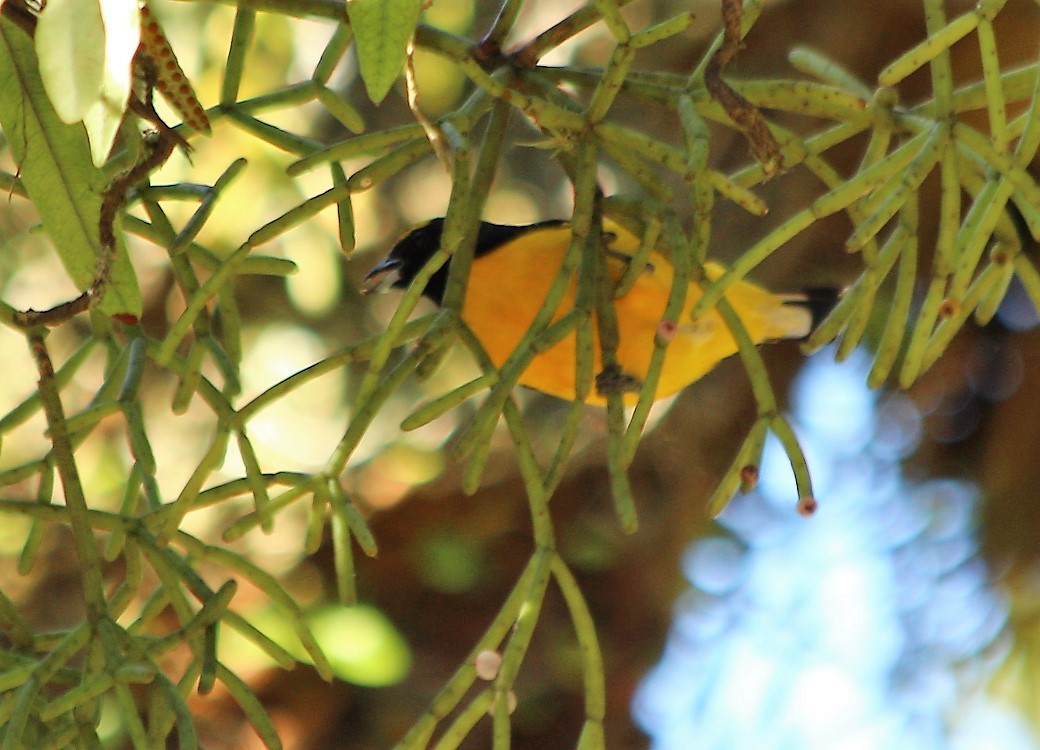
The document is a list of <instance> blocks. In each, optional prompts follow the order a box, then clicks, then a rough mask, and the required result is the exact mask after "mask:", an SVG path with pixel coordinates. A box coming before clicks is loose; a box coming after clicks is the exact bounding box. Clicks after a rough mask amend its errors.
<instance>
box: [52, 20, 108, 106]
mask: <svg viewBox="0 0 1040 750" xmlns="http://www.w3.org/2000/svg"><path fill="white" fill-rule="evenodd" d="M35 39H36V55H37V57H38V58H39V60H40V66H39V67H40V78H41V79H43V86H44V88H45V89H46V90H47V95H48V96H50V98H51V103H52V104H53V105H54V110H55V111H56V112H57V113H58V117H60V118H61V120H62V122H66V123H74V122H79V121H80V120H82V119H83V117H84V115H86V114H87V112H89V111H90V108H91V107H93V106H94V105H95V104H96V103H97V102H98V100H99V99H100V98H101V81H102V78H103V77H104V72H105V24H104V21H103V20H102V18H101V7H100V6H99V5H98V0H48V2H47V4H46V5H45V6H44V8H43V10H42V11H41V12H40V18H39V20H38V21H37V22H36V34H35Z"/></svg>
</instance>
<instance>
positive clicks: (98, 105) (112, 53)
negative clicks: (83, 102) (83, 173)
mask: <svg viewBox="0 0 1040 750" xmlns="http://www.w3.org/2000/svg"><path fill="white" fill-rule="evenodd" d="M48 7H50V6H48ZM101 16H102V19H103V20H104V24H105V71H104V76H103V77H102V80H101V92H100V96H99V97H98V100H97V101H96V102H94V105H93V106H92V107H91V108H90V109H89V110H88V111H87V113H86V114H85V115H84V117H83V124H84V126H86V128H87V137H88V138H89V139H90V154H91V157H92V158H93V160H94V165H95V166H98V167H100V166H101V165H102V164H104V163H105V160H106V159H107V158H108V152H109V151H111V150H112V143H113V141H115V138H116V133H117V132H118V131H119V125H120V123H121V122H122V121H123V113H124V112H125V110H126V101H127V98H128V97H129V96H130V84H131V76H132V74H131V68H130V65H131V61H132V60H133V57H134V53H135V52H136V51H137V45H138V43H139V42H140V40H141V13H140V10H139V8H138V6H137V0H102V2H101ZM49 91H50V89H49V88H48V92H49ZM52 101H53V99H52Z"/></svg>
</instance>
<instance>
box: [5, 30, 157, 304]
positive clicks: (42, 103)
mask: <svg viewBox="0 0 1040 750" xmlns="http://www.w3.org/2000/svg"><path fill="white" fill-rule="evenodd" d="M0 128H2V129H3V131H4V136H5V138H6V141H7V143H8V145H9V146H10V149H11V153H12V155H13V156H14V159H15V162H16V164H17V166H18V172H19V174H20V176H21V179H22V184H23V185H24V186H25V189H26V191H27V192H28V194H29V198H30V199H31V200H32V202H33V205H34V206H35V207H36V209H37V211H39V213H40V218H41V219H42V220H43V226H44V228H45V229H46V230H47V233H48V235H49V236H50V238H51V241H52V243H53V244H54V247H55V249H56V250H57V252H58V255H59V257H60V258H61V260H62V263H63V264H64V266H65V269H66V270H67V271H68V274H69V276H70V277H71V278H72V280H73V282H74V283H75V284H76V286H78V287H79V288H80V289H87V288H88V287H89V286H90V285H91V283H92V282H93V280H94V272H95V266H96V264H97V256H98V253H99V251H100V246H101V241H100V238H99V232H98V223H99V220H100V214H101V200H102V192H103V190H104V187H105V177H104V175H103V174H102V173H101V171H100V170H98V169H97V168H96V167H95V166H94V165H93V163H92V162H91V159H90V147H89V145H88V144H87V134H86V131H85V130H84V129H83V126H82V125H80V124H76V125H67V124H65V123H63V122H62V121H61V119H60V118H59V117H58V115H57V113H56V112H55V111H54V107H53V106H52V105H51V102H50V99H49V98H48V96H47V93H46V92H45V91H44V87H43V81H42V80H41V79H40V74H39V70H38V69H37V58H36V52H35V50H34V48H33V42H32V40H31V39H30V38H29V37H28V36H27V35H26V33H25V32H24V31H22V29H20V28H19V27H18V26H17V25H15V24H14V23H12V22H10V21H8V20H7V19H6V18H5V17H3V16H0ZM116 238H117V243H118V247H117V248H116V255H115V259H114V263H113V267H112V272H111V275H110V277H109V284H108V286H107V288H106V291H105V296H104V297H103V298H102V299H101V301H100V302H99V304H98V307H99V309H100V310H101V311H102V312H104V313H106V314H108V315H130V316H133V317H139V316H140V314H141V291H140V289H139V288H138V285H137V277H136V275H135V274H134V268H133V265H131V263H130V259H129V258H128V257H127V253H126V247H125V246H124V244H123V241H122V233H121V232H119V231H118V228H117V232H116Z"/></svg>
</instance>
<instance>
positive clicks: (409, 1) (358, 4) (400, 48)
mask: <svg viewBox="0 0 1040 750" xmlns="http://www.w3.org/2000/svg"><path fill="white" fill-rule="evenodd" d="M421 11H422V0H349V2H348V3H347V17H348V18H349V19H350V28H351V30H352V31H353V32H354V45H355V46H356V47H357V54H358V65H359V67H360V69H361V78H362V80H363V81H364V82H365V89H366V90H367V91H368V96H369V98H370V99H371V100H372V101H373V102H375V103H376V104H378V103H379V102H381V101H383V99H384V97H386V95H387V92H389V91H390V87H391V86H393V85H394V81H396V80H397V77H398V76H399V75H401V70H402V69H403V68H404V61H405V58H406V56H407V55H406V53H407V49H408V40H409V39H411V38H412V34H414V33H415V26H416V24H417V23H418V22H419V13H420V12H421Z"/></svg>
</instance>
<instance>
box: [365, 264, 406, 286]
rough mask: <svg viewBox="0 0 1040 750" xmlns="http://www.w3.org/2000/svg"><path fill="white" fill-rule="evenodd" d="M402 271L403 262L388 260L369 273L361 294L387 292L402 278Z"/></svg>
mask: <svg viewBox="0 0 1040 750" xmlns="http://www.w3.org/2000/svg"><path fill="white" fill-rule="evenodd" d="M400 269H401V261H400V260H399V259H397V258H387V259H386V260H384V261H383V262H382V263H380V264H379V265H377V266H376V267H375V268H373V269H372V270H371V271H369V272H368V275H367V276H365V281H364V283H363V284H362V285H361V292H362V293H363V294H370V293H372V292H385V291H386V290H387V289H389V288H390V287H392V286H393V285H394V284H395V283H396V282H397V280H398V279H399V278H400Z"/></svg>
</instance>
